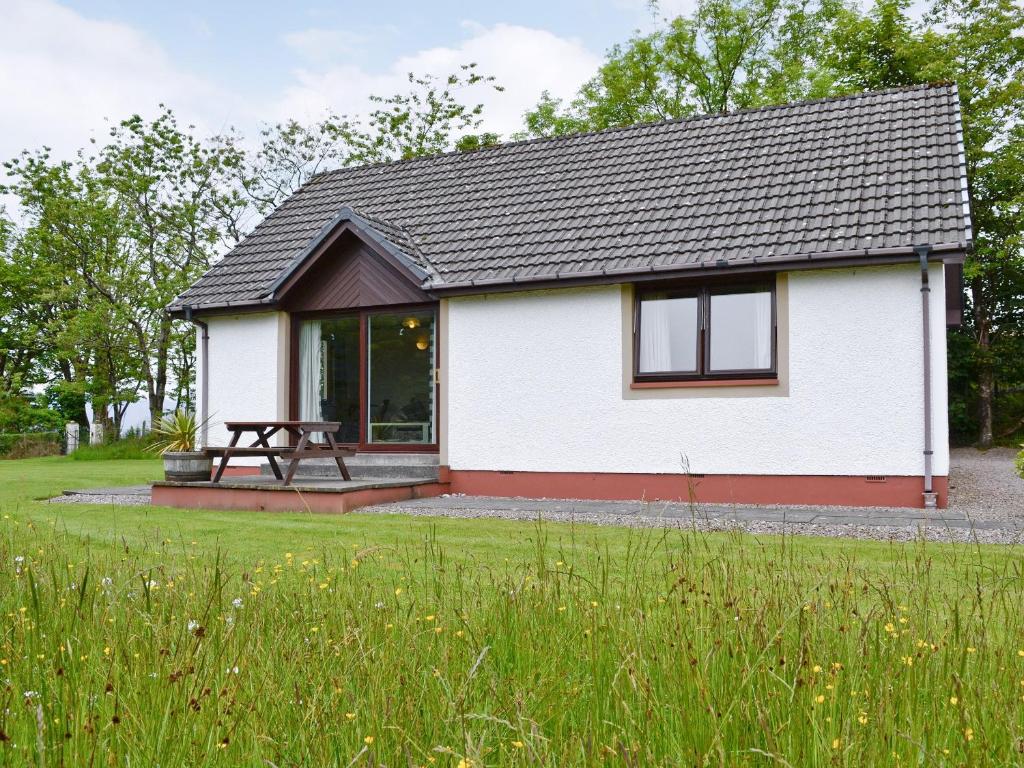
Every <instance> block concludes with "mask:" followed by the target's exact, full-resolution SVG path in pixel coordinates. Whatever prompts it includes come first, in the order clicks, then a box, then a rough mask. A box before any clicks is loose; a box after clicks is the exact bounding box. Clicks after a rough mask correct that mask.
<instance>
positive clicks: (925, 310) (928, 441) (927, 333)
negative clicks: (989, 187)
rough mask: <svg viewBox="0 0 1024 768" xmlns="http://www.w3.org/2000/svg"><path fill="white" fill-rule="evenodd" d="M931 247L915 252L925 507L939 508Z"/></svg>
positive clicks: (927, 246) (921, 246) (919, 248)
mask: <svg viewBox="0 0 1024 768" xmlns="http://www.w3.org/2000/svg"><path fill="white" fill-rule="evenodd" d="M931 250H932V248H931V246H930V245H917V246H914V252H915V253H916V254H917V258H918V259H919V260H920V262H921V332H922V334H923V342H924V343H923V344H922V345H921V346H922V347H923V348H924V507H925V509H935V508H936V507H937V506H938V500H937V498H936V494H935V489H934V487H933V483H932V453H933V451H932V338H931V311H930V305H929V297H930V295H931V292H932V289H931V288H930V287H929V285H928V254H929V253H931Z"/></svg>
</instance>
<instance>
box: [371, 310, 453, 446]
mask: <svg viewBox="0 0 1024 768" xmlns="http://www.w3.org/2000/svg"><path fill="white" fill-rule="evenodd" d="M367 331H368V332H367V342H368V345H369V359H368V361H369V369H368V371H367V383H368V386H367V392H368V402H367V442H369V443H427V444H429V443H433V442H435V440H434V411H435V403H434V400H435V398H434V389H435V388H434V360H435V358H436V354H435V351H434V312H433V310H428V311H426V312H409V313H402V314H379V315H376V314H375V315H370V316H369V327H368V329H367Z"/></svg>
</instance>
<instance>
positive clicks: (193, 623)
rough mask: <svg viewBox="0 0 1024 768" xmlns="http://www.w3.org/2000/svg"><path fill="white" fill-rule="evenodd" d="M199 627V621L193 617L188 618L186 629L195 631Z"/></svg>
mask: <svg viewBox="0 0 1024 768" xmlns="http://www.w3.org/2000/svg"><path fill="white" fill-rule="evenodd" d="M198 628H199V622H198V621H196V620H195V619H189V620H188V631H189V632H195V631H196V630H197V629H198Z"/></svg>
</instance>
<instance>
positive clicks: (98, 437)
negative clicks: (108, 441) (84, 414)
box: [89, 421, 103, 445]
mask: <svg viewBox="0 0 1024 768" xmlns="http://www.w3.org/2000/svg"><path fill="white" fill-rule="evenodd" d="M102 443H103V425H102V424H99V423H97V422H95V421H94V422H93V423H92V426H91V427H89V445H101V444H102Z"/></svg>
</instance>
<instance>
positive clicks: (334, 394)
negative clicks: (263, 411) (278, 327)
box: [293, 308, 437, 448]
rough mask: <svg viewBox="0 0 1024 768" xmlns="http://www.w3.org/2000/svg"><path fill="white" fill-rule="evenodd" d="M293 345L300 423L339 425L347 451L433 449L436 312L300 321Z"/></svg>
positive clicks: (423, 311) (389, 313) (340, 437)
mask: <svg viewBox="0 0 1024 768" xmlns="http://www.w3.org/2000/svg"><path fill="white" fill-rule="evenodd" d="M296 341H297V354H296V356H295V357H294V358H293V360H294V361H295V365H296V368H297V371H296V373H295V375H294V376H293V383H294V385H295V386H296V389H297V393H298V396H297V398H296V399H295V407H296V410H297V413H296V416H297V418H299V419H302V420H305V421H312V420H319V419H322V420H324V421H339V422H341V425H342V426H341V429H340V430H339V432H338V433H337V435H336V437H337V440H338V442H341V443H346V444H349V445H360V446H363V447H366V448H371V447H373V446H377V447H385V446H409V447H412V446H417V445H435V444H436V443H437V434H436V424H437V397H436V393H437V386H436V377H435V365H436V360H437V339H436V317H435V312H434V309H433V308H426V309H415V310H408V311H404V312H393V311H389V312H361V313H358V314H350V315H342V316H335V317H318V318H310V319H303V320H301V321H299V323H298V326H297V339H296Z"/></svg>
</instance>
